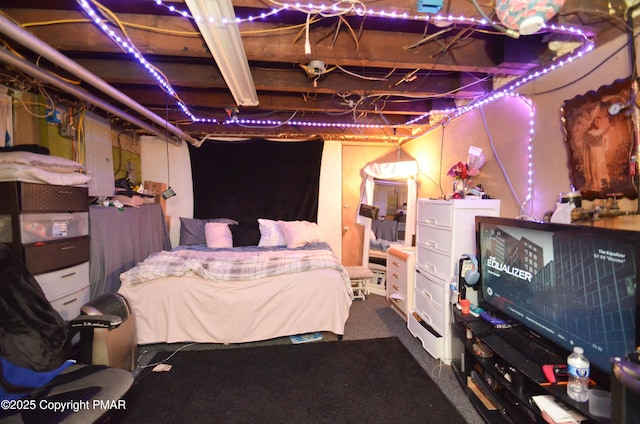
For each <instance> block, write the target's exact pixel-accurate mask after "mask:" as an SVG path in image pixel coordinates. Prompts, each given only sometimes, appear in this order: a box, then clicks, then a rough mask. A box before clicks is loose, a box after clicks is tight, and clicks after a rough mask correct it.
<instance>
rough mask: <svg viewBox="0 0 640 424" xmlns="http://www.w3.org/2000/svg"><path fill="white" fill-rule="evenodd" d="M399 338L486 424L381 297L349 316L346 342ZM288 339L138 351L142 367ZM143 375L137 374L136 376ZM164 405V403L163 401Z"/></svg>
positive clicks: (470, 416)
mask: <svg viewBox="0 0 640 424" xmlns="http://www.w3.org/2000/svg"><path fill="white" fill-rule="evenodd" d="M394 336H395V337H397V338H398V339H400V341H402V343H403V344H404V346H405V347H406V348H407V350H408V351H409V352H410V353H411V355H412V356H413V357H414V358H415V360H416V361H418V363H419V364H420V366H421V367H422V368H423V369H424V370H425V371H426V372H427V374H428V375H429V377H430V378H431V380H432V381H434V382H435V383H436V384H437V385H438V387H440V389H441V390H442V391H443V392H444V393H445V395H446V396H447V397H448V398H449V399H450V401H451V402H452V403H453V404H454V406H455V407H456V409H457V410H458V411H459V412H460V413H461V414H462V416H463V417H464V418H465V420H466V422H467V423H469V424H484V423H485V422H484V420H483V419H482V418H481V417H480V416H479V415H478V413H477V411H476V410H475V408H474V407H473V405H472V404H471V402H470V401H469V399H468V398H467V396H466V394H465V393H464V392H463V391H462V389H461V388H460V384H459V383H458V380H457V379H456V378H455V376H454V374H453V370H452V369H451V367H450V366H448V365H445V364H443V363H441V362H440V361H438V360H437V359H434V358H433V357H431V356H430V355H429V354H428V353H427V352H426V351H425V350H424V349H423V348H422V344H421V343H420V341H419V340H418V339H416V338H414V337H413V336H412V335H411V333H410V332H409V330H408V329H407V323H406V322H405V321H404V320H403V319H402V318H401V317H400V315H398V314H397V313H396V312H395V311H394V310H393V309H391V307H390V305H389V302H388V301H387V299H385V298H384V297H382V296H376V295H370V296H367V299H366V300H364V301H363V300H355V301H354V302H353V305H352V306H351V310H350V312H349V319H348V320H347V324H346V327H345V334H344V340H345V341H348V340H366V339H374V338H386V337H394ZM335 340H337V337H336V336H335V335H333V334H330V333H325V334H324V340H323V341H335ZM290 343H291V342H290V341H289V338H288V337H286V338H280V339H274V340H267V341H264V342H255V343H244V344H238V345H220V344H196V345H190V346H187V347H186V348H185V345H183V344H170V345H167V344H156V345H146V346H141V347H140V349H139V353H140V363H141V364H143V365H144V364H147V363H149V362H150V361H151V359H152V358H153V356H154V355H155V354H156V353H157V352H158V351H163V350H175V349H178V348H185V350H212V349H235V348H245V347H256V346H268V345H273V344H290ZM140 371H141V369H140V368H138V369H137V370H136V373H135V374H138V373H139V372H140ZM160 402H161V401H160Z"/></svg>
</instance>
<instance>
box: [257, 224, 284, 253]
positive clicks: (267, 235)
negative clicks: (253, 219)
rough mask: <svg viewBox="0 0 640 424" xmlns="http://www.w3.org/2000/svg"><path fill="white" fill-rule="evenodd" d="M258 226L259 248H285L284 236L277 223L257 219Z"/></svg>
mask: <svg viewBox="0 0 640 424" xmlns="http://www.w3.org/2000/svg"><path fill="white" fill-rule="evenodd" d="M258 226H259V227H260V241H259V242H258V246H259V247H273V246H286V245H287V242H286V240H285V239H284V234H282V231H281V230H280V226H279V225H278V222H277V221H274V220H272V219H263V218H258Z"/></svg>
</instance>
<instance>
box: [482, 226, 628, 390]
mask: <svg viewBox="0 0 640 424" xmlns="http://www.w3.org/2000/svg"><path fill="white" fill-rule="evenodd" d="M476 241H477V251H476V253H477V255H478V265H479V272H480V282H479V295H478V299H479V300H478V303H479V305H480V306H481V307H483V308H484V309H486V310H487V311H488V312H493V313H496V315H498V316H500V317H502V318H504V319H506V320H507V321H508V322H510V323H513V324H514V326H517V327H518V328H522V329H523V330H524V331H526V332H527V333H528V335H530V337H531V338H533V339H534V340H535V341H538V342H540V343H541V344H543V345H544V346H545V348H548V350H549V351H551V352H554V353H556V354H558V355H562V356H564V355H568V354H569V352H570V351H572V350H573V347H574V346H580V347H582V348H583V349H584V352H585V355H586V357H587V358H588V359H589V361H590V362H591V369H592V375H593V376H594V379H596V378H595V377H596V376H600V378H603V379H605V381H604V382H600V381H598V380H597V379H596V381H597V382H598V383H601V384H604V385H607V384H608V376H609V374H610V370H611V363H610V358H612V357H615V356H625V355H626V354H627V353H631V352H634V351H635V349H636V346H638V343H639V342H640V329H639V326H638V322H639V321H638V304H639V299H640V296H639V295H638V293H637V283H638V276H639V275H640V274H639V270H638V265H640V232H635V231H623V230H611V229H604V228H596V227H591V226H582V225H569V224H553V223H539V222H533V221H522V220H516V219H508V218H496V217H477V218H476ZM541 365H542V364H541Z"/></svg>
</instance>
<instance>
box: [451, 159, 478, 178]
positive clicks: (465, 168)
mask: <svg viewBox="0 0 640 424" xmlns="http://www.w3.org/2000/svg"><path fill="white" fill-rule="evenodd" d="M447 175H448V176H449V177H453V178H455V179H456V180H468V179H469V178H471V177H476V176H478V175H480V169H479V168H475V167H472V166H469V164H467V163H464V162H458V163H456V164H455V165H453V166H452V167H451V169H449V172H447Z"/></svg>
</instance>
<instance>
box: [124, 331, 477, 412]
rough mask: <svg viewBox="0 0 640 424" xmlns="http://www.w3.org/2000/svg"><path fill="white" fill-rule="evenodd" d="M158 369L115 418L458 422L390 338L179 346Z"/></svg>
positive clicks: (159, 358) (162, 356)
mask: <svg viewBox="0 0 640 424" xmlns="http://www.w3.org/2000/svg"><path fill="white" fill-rule="evenodd" d="M167 356H169V353H168V352H161V353H158V354H157V355H156V356H155V357H154V360H153V362H157V361H162V360H164V359H165V358H166V357H167ZM165 363H167V364H171V365H172V368H171V370H170V371H169V372H160V373H159V372H152V371H151V369H152V368H151V367H149V368H147V369H146V370H145V371H144V372H143V373H141V374H140V376H139V378H138V380H137V381H136V384H135V386H134V388H133V389H132V390H131V391H130V393H129V395H128V396H127V398H126V402H127V408H126V410H125V411H123V415H120V416H116V417H114V420H115V421H116V422H127V423H128V422H131V423H140V422H162V423H170V422H171V423H183V422H190V423H210V422H215V423H381V424H382V423H384V424H387V423H392V422H397V423H407V424H409V423H421V424H428V423H443V422H447V423H449V424H462V423H465V420H464V419H463V417H462V416H461V415H460V414H459V413H458V411H457V410H456V408H455V407H454V406H453V405H452V404H451V402H450V401H449V400H448V399H447V397H446V396H445V395H444V394H443V393H442V391H441V390H440V389H439V387H438V385H437V384H435V383H434V382H433V381H432V380H431V378H430V377H429V376H428V374H427V373H426V372H425V370H424V369H423V368H422V367H421V366H420V365H419V364H418V362H417V361H416V360H415V358H414V357H413V356H412V355H411V354H410V353H409V351H408V350H407V349H406V348H405V346H404V345H403V344H402V342H401V341H400V340H399V339H398V338H396V337H390V338H378V339H369V340H352V341H342V342H325V343H318V342H315V343H307V344H301V345H287V344H276V345H266V346H258V347H247V348H244V349H217V350H213V351H203V350H197V351H189V350H183V351H180V352H177V353H175V355H174V356H172V357H170V358H169V359H167V360H166V361H165Z"/></svg>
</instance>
